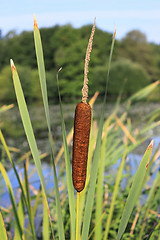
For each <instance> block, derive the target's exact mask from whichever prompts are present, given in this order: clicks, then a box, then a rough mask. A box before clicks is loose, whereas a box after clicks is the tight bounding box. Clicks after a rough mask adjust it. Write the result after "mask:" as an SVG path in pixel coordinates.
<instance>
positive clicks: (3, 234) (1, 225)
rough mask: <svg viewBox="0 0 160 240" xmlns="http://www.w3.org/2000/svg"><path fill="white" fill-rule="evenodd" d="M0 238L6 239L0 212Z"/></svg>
mask: <svg viewBox="0 0 160 240" xmlns="http://www.w3.org/2000/svg"><path fill="white" fill-rule="evenodd" d="M0 236H1V239H3V240H7V239H8V238H7V232H6V228H5V224H4V220H3V217H2V213H1V211H0Z"/></svg>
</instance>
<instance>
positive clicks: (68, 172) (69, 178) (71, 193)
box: [57, 74, 76, 239]
mask: <svg viewBox="0 0 160 240" xmlns="http://www.w3.org/2000/svg"><path fill="white" fill-rule="evenodd" d="M57 86H58V94H59V103H60V112H61V122H62V134H63V144H64V153H65V164H66V176H67V189H68V197H69V209H70V215H71V239H75V229H76V228H75V227H76V225H75V219H76V212H75V197H74V187H73V182H72V173H71V164H70V157H69V150H68V145H67V137H66V128H65V122H64V117H63V110H62V101H61V96H60V90H59V84H58V74H57Z"/></svg>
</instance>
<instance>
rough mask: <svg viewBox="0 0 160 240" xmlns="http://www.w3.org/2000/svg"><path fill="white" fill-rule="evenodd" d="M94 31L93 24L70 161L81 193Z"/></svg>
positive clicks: (87, 141) (88, 118) (84, 173)
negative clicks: (89, 68)
mask: <svg viewBox="0 0 160 240" xmlns="http://www.w3.org/2000/svg"><path fill="white" fill-rule="evenodd" d="M94 31H95V22H94V25H93V28H92V32H91V36H90V39H89V43H88V47H87V51H86V58H85V68H84V84H83V88H82V101H81V102H80V103H78V104H77V106H76V110H75V119H74V134H73V161H72V179H73V185H74V188H75V189H76V190H77V192H81V191H82V190H83V189H84V187H85V181H86V170H87V159H88V146H89V136H90V127H91V107H90V105H89V103H87V97H88V85H87V84H88V77H87V74H88V65H89V60H90V53H91V50H92V42H93V35H94Z"/></svg>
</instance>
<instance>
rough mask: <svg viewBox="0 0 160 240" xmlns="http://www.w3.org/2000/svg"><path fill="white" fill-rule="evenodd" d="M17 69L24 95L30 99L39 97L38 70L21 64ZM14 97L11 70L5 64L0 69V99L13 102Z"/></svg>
mask: <svg viewBox="0 0 160 240" xmlns="http://www.w3.org/2000/svg"><path fill="white" fill-rule="evenodd" d="M18 71H19V74H20V76H22V86H23V89H24V93H25V97H26V98H27V99H28V100H30V101H32V100H34V99H36V100H38V99H40V98H41V94H40V85H39V78H38V71H37V70H31V69H30V68H29V67H22V66H18ZM15 99H16V98H15V93H14V90H13V82H12V78H11V71H10V68H9V67H8V66H7V67H4V68H3V69H2V71H1V74H0V101H5V102H14V101H15Z"/></svg>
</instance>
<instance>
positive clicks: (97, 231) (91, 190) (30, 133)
mask: <svg viewBox="0 0 160 240" xmlns="http://www.w3.org/2000/svg"><path fill="white" fill-rule="evenodd" d="M34 39H35V49H36V56H37V63H38V70H39V77H40V84H41V91H42V98H43V103H44V109H45V116H46V122H47V126H48V144H49V145H50V158H51V167H52V169H53V176H54V184H53V189H52V190H51V191H50V192H48V191H47V189H46V183H45V179H44V175H43V169H42V164H41V159H40V155H39V151H38V147H37V144H36V139H35V135H34V130H33V127H32V123H31V120H30V116H29V112H28V108H27V105H26V102H25V97H24V94H23V90H22V86H21V82H20V79H19V76H18V72H17V69H16V67H15V65H14V63H13V61H11V68H12V76H13V82H14V87H15V92H16V97H17V102H18V106H19V110H20V114H21V118H22V122H23V126H24V130H25V133H26V137H27V140H28V143H29V146H30V151H31V154H32V155H29V154H28V155H27V154H26V155H25V156H24V157H23V158H24V163H25V164H24V179H22V177H21V176H20V175H19V173H18V171H17V170H16V165H15V163H14V161H13V160H12V156H11V154H10V148H9V147H8V146H7V143H6V141H5V139H4V136H3V133H2V131H1V132H0V139H1V149H2V152H5V153H6V155H7V157H8V158H9V160H10V163H11V166H12V168H13V170H14V172H15V177H16V178H17V180H18V184H19V189H20V198H19V200H18V199H16V197H15V194H14V191H13V189H12V184H11V182H10V180H9V178H8V175H7V172H6V170H5V168H4V165H3V164H2V163H3V162H4V161H2V162H1V163H0V172H1V174H2V177H3V178H4V180H5V184H6V186H7V189H8V192H9V196H10V199H11V206H10V208H9V209H4V208H1V214H0V226H1V228H0V237H1V238H3V239H27V240H28V239H46V240H47V239H60V240H61V239H82V240H85V239H117V240H119V239H149V238H150V239H158V238H159V231H160V230H159V229H160V227H159V221H158V216H159V214H158V207H159V181H160V177H159V171H158V166H157V164H156V161H157V159H158V158H159V155H160V153H159V149H158V147H157V149H155V150H154V154H153V155H151V154H152V150H153V142H151V143H150V144H149V145H148V146H147V145H146V142H145V140H146V139H148V131H149V130H151V129H153V128H155V127H157V126H159V125H160V124H159V122H156V121H155V119H156V118H157V116H158V114H159V110H157V111H153V112H150V114H148V115H147V116H145V125H144V127H141V128H139V125H140V124H142V120H141V119H139V122H137V124H134V123H132V119H130V117H129V112H130V109H131V108H132V105H133V103H134V102H136V101H139V100H142V99H144V98H145V97H146V96H148V95H149V94H150V93H151V92H153V91H154V89H156V87H157V86H158V84H159V81H157V82H156V83H152V84H150V85H149V86H147V87H146V88H144V89H142V90H141V91H139V92H138V93H136V94H134V95H133V96H131V97H130V98H129V99H128V100H127V101H126V102H125V103H124V109H125V110H124V113H123V114H122V115H120V113H119V104H120V99H121V94H122V92H123V87H122V90H121V91H120V92H121V93H120V95H119V97H118V100H117V103H116V104H115V108H114V109H113V112H112V113H111V114H110V116H109V117H108V118H107V119H104V113H105V107H106V98H107V87H108V79H109V70H110V64H111V58H112V52H113V48H114V40H115V35H114V36H113V40H112V46H111V53H110V58H109V64H108V66H109V68H108V74H107V78H106V91H105V97H104V101H103V105H102V111H101V116H100V121H99V123H98V125H97V124H96V123H95V120H94V119H92V126H91V134H90V145H89V154H88V165H87V178H86V186H85V188H84V190H83V191H82V192H81V193H80V194H78V199H77V207H76V197H75V191H74V188H73V184H72V174H71V159H70V147H69V143H70V142H71V139H72V133H73V131H72V129H71V131H70V132H69V134H68V135H67V134H66V128H65V122H64V117H63V106H62V101H61V96H60V91H59V84H58V77H57V84H58V92H59V104H60V112H61V123H62V138H63V146H62V148H61V149H60V151H59V153H58V155H57V156H55V155H54V148H53V137H52V130H51V124H50V115H49V104H48V97H47V83H46V77H45V66H44V60H43V49H42V43H41V37H40V32H39V29H38V25H37V22H36V20H34ZM95 98H96V97H94V98H93V99H91V105H92V106H93V103H94V101H95ZM11 107H13V106H5V107H3V108H0V113H2V112H3V111H6V110H9V109H10V108H11ZM93 112H94V106H93ZM153 120H154V123H152V122H153ZM142 143H143V145H144V143H145V145H146V147H145V149H146V151H145V150H144V155H143V157H142V160H141V163H140V165H139V167H137V169H138V170H137V173H136V174H135V176H132V174H131V168H130V164H128V161H127V159H128V158H129V153H131V152H132V151H133V150H134V149H136V148H137V147H138V146H140V145H141V144H142ZM63 154H64V158H65V167H64V162H63V161H62V156H63ZM22 155H23V154H22ZM2 157H3V155H2ZM31 158H33V160H34V164H35V166H36V169H37V172H38V175H39V179H40V182H41V189H39V191H34V194H33V193H32V194H31V191H30V189H31V188H32V189H33V187H32V185H31V184H30V181H29V178H30V176H29V173H28V168H29V160H30V159H31ZM55 159H56V160H55ZM150 159H151V160H150ZM2 160H3V159H2ZM118 161H120V164H119V167H118V169H117V172H116V174H114V173H112V172H111V173H110V172H109V170H110V169H111V168H112V166H114V165H115V164H117V162H118ZM56 166H57V167H58V169H59V172H58V174H57V169H56ZM153 174H154V176H155V177H154V181H152V185H151V186H149V180H150V179H151V177H152V175H153ZM124 180H125V187H122V185H121V184H122V182H123V181H124ZM1 181H2V180H1ZM59 183H61V188H60V185H59ZM143 196H145V202H142V201H141V198H142V197H143ZM39 208H43V212H42V215H41V216H40V215H39V211H38V209H39ZM76 209H77V210H78V211H77V216H76ZM25 210H26V211H25ZM37 218H39V219H41V221H42V222H41V224H40V226H39V227H40V228H38V230H37V229H36V228H35V221H36V219H37ZM76 218H77V227H76ZM7 221H9V222H8V226H7ZM142 230H143V231H142Z"/></svg>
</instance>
